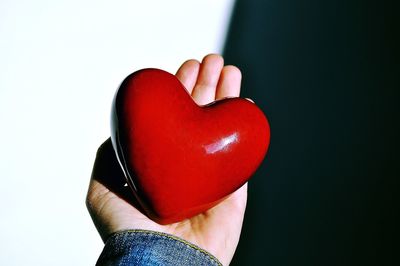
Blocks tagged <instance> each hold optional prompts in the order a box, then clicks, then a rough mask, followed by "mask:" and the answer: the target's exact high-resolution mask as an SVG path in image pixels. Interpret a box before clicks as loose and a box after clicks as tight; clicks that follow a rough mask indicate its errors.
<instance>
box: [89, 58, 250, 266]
mask: <svg viewBox="0 0 400 266" xmlns="http://www.w3.org/2000/svg"><path fill="white" fill-rule="evenodd" d="M176 77H177V78H178V79H179V80H180V81H181V82H182V84H183V85H184V86H185V88H186V89H187V90H188V92H189V93H190V94H191V95H192V97H193V99H194V100H195V101H196V102H197V103H198V104H199V105H204V104H207V103H210V102H212V101H214V100H218V99H221V98H224V97H238V96H239V93H240V82H241V73H240V70H239V69H238V68H236V67H234V66H225V67H224V62H223V59H222V57H221V56H219V55H215V54H211V55H208V56H206V57H204V59H203V61H202V62H201V63H199V62H198V61H196V60H189V61H186V62H185V63H183V64H182V66H181V67H180V68H179V70H178V72H177V73H176ZM125 183H126V182H125V178H124V176H123V172H122V170H121V168H120V166H119V164H118V161H117V159H116V156H115V153H114V151H113V148H112V145H111V141H110V139H108V140H107V141H106V142H104V143H103V144H102V145H101V146H100V148H99V150H98V152H97V157H96V161H95V164H94V168H93V173H92V178H91V180H90V185H89V191H88V194H87V198H86V204H87V207H88V210H89V213H90V214H91V216H92V219H93V222H94V224H95V225H96V228H97V230H98V231H99V233H100V236H101V237H102V239H103V241H106V239H107V237H108V236H109V235H110V234H112V233H114V232H117V231H121V230H126V229H144V230H153V231H158V232H163V233H168V234H172V235H175V236H178V237H180V238H183V239H185V240H186V241H189V242H191V243H193V244H195V245H197V246H199V247H201V248H203V249H205V250H206V251H208V252H210V253H211V254H213V255H214V256H215V257H216V258H218V260H219V261H220V262H221V263H222V264H223V265H228V264H229V263H230V261H231V260H232V257H233V254H234V252H235V249H236V247H237V244H238V242H239V237H240V231H241V228H242V223H243V217H244V212H245V208H246V201H247V183H246V184H245V185H244V186H243V187H241V188H240V189H238V190H237V191H236V192H234V193H232V194H231V195H230V196H229V197H227V198H226V199H225V200H223V201H222V202H221V203H219V204H218V205H216V206H215V207H213V208H212V209H209V210H207V211H206V212H204V213H201V214H199V215H197V216H195V217H192V218H190V219H186V220H184V221H181V222H178V223H174V224H169V225H160V224H157V223H155V222H153V221H152V220H150V219H149V218H148V217H147V216H145V215H144V214H142V213H141V212H140V211H139V210H140V206H139V204H138V203H137V201H136V200H135V198H134V196H133V193H132V192H131V191H130V188H129V187H127V186H125Z"/></svg>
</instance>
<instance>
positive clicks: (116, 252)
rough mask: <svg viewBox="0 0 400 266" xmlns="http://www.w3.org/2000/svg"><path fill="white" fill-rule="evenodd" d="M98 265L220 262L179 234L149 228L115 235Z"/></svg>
mask: <svg viewBox="0 0 400 266" xmlns="http://www.w3.org/2000/svg"><path fill="white" fill-rule="evenodd" d="M96 265H120V266H122V265H141V266H142V265H160V266H161V265H163V266H164V265H183V266H185V265H191V266H193V265H213V266H214V265H218V266H220V265H221V266H222V264H221V263H220V262H219V261H218V260H217V259H216V258H215V257H214V256H213V255H211V254H210V253H208V252H207V251H205V250H203V249H201V248H199V247H198V246H196V245H193V244H191V243H189V242H187V241H185V240H183V239H181V238H179V237H176V236H173V235H169V234H165V233H161V232H155V231H148V230H126V231H121V232H117V233H114V234H112V235H111V236H110V237H109V238H108V240H107V241H106V244H105V246H104V249H103V252H102V253H101V255H100V257H99V259H98V261H97V263H96Z"/></svg>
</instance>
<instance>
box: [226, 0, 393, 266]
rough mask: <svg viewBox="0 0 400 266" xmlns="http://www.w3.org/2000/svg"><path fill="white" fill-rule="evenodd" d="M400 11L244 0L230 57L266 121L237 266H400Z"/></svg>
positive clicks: (379, 5)
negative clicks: (265, 146)
mask: <svg viewBox="0 0 400 266" xmlns="http://www.w3.org/2000/svg"><path fill="white" fill-rule="evenodd" d="M399 17H400V9H399V4H397V3H396V1H392V2H390V1H351V0H350V1H310V0H306V1H299V0H289V1H284V0H267V1H261V0H260V1H257V0H238V1H237V2H236V6H235V9H234V14H233V18H232V21H231V27H230V31H229V34H228V39H227V42H226V47H225V51H224V56H225V59H226V63H227V64H235V65H237V66H239V67H240V68H241V69H242V73H243V91H242V96H244V97H250V98H253V99H254V100H255V102H256V103H257V104H258V105H259V106H260V107H261V108H262V109H263V110H264V111H265V113H266V115H267V116H268V118H269V121H270V124H271V145H270V150H269V153H268V155H267V158H266V159H265V161H264V163H263V164H262V166H261V168H260V169H259V171H258V172H257V174H256V175H255V176H254V177H253V179H252V180H251V181H250V186H249V201H248V209H247V213H246V218H245V223H244V228H243V232H242V237H241V242H240V244H239V247H238V250H237V252H236V255H235V258H234V260H233V262H232V265H400V260H399V257H400V246H399V242H400V238H399V234H398V232H397V227H398V226H399V225H400V223H399V219H398V218H397V217H396V216H397V215H398V213H399V204H398V203H397V202H396V200H397V198H398V189H399V180H398V179H399V176H400V174H399V173H400V171H399V165H400V163H399V148H400V146H399V140H398V138H399V136H400V134H399V133H400V132H399V126H398V124H399V122H400V119H399V88H400V58H399V47H400V42H399V34H400V27H399V25H400V21H399Z"/></svg>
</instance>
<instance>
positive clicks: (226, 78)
mask: <svg viewBox="0 0 400 266" xmlns="http://www.w3.org/2000/svg"><path fill="white" fill-rule="evenodd" d="M241 81H242V73H241V72H240V70H239V68H237V67H235V66H225V67H224V68H223V69H222V71H221V76H220V79H219V83H218V86H217V91H216V95H215V99H216V100H219V99H222V98H224V97H239V94H240V83H241Z"/></svg>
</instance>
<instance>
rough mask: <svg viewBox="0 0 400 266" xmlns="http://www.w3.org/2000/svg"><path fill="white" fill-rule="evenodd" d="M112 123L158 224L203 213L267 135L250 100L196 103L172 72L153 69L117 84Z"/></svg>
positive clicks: (116, 142) (232, 186) (231, 187)
mask: <svg viewBox="0 0 400 266" xmlns="http://www.w3.org/2000/svg"><path fill="white" fill-rule="evenodd" d="M111 127H112V130H111V131H112V132H111V138H112V142H113V146H114V150H115V151H116V154H117V157H118V159H119V161H120V163H121V166H122V168H123V170H124V172H125V176H126V178H127V182H128V184H129V186H130V187H131V188H132V190H133V191H134V193H135V195H136V197H137V198H138V200H139V202H140V203H141V205H142V207H143V209H144V210H145V212H146V213H147V215H148V216H149V217H150V218H152V219H153V220H155V221H156V222H158V223H161V224H167V223H173V222H177V221H180V220H183V219H185V218H189V217H192V216H194V215H196V214H198V213H201V212H204V211H205V210H207V209H209V208H211V207H213V206H214V205H216V204H217V203H218V202H220V201H221V200H222V199H223V198H224V197H226V196H227V195H229V194H230V193H232V192H234V191H235V190H236V189H238V188H239V187H241V186H242V185H243V184H244V183H246V181H247V180H248V179H249V178H250V177H251V175H252V174H253V173H254V172H255V171H256V169H257V168H258V166H259V165H260V163H261V162H262V160H263V158H264V156H265V154H266V151H267V148H268V145H269V139H270V131H269V124H268V121H267V119H266V117H265V116H264V114H263V112H262V111H261V110H260V109H259V108H258V107H257V106H256V105H255V104H254V103H251V102H250V101H247V100H245V99H241V98H226V99H224V100H219V101H215V102H213V103H211V104H208V105H205V106H198V105H197V104H196V103H195V102H194V101H193V99H192V98H191V96H190V95H189V94H188V92H187V91H186V90H185V88H184V87H183V85H182V84H181V83H180V82H179V80H178V79H177V78H176V77H175V76H174V75H172V74H170V73H168V72H165V71H162V70H158V69H144V70H140V71H137V72H135V73H133V74H131V75H130V76H128V77H127V78H126V79H125V80H124V81H123V82H122V84H121V86H120V88H119V89H118V91H117V93H116V95H115V98H114V102H113V106H112V121H111Z"/></svg>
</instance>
